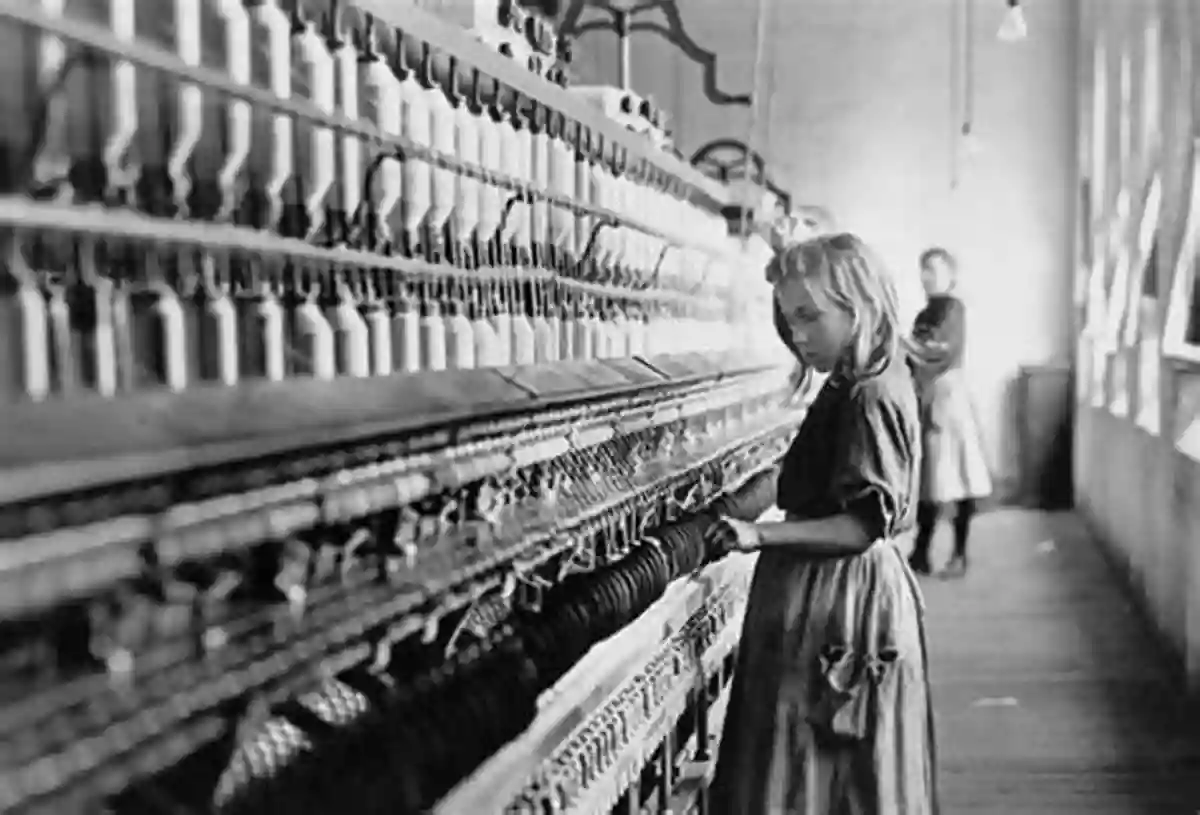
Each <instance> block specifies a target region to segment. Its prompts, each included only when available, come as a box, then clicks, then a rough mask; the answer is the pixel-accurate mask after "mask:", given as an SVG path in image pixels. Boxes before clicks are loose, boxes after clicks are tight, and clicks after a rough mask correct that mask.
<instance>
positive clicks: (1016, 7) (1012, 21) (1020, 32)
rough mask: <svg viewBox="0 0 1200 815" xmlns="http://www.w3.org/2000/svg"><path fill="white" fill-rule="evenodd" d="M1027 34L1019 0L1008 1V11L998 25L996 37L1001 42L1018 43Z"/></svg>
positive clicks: (1027, 29)
mask: <svg viewBox="0 0 1200 815" xmlns="http://www.w3.org/2000/svg"><path fill="white" fill-rule="evenodd" d="M1028 33H1029V28H1028V27H1027V26H1026V25H1025V11H1024V10H1023V9H1022V8H1021V0H1008V9H1007V10H1006V11H1005V12H1004V21H1003V22H1001V23H1000V30H999V31H998V32H996V36H997V37H998V38H999V39H1000V40H1001V41H1002V42H1020V41H1021V40H1023V39H1025V37H1026V35H1028Z"/></svg>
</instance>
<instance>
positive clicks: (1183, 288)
mask: <svg viewBox="0 0 1200 815" xmlns="http://www.w3.org/2000/svg"><path fill="white" fill-rule="evenodd" d="M1197 141H1200V140H1197ZM1197 228H1200V153H1195V154H1194V155H1193V159H1192V178H1191V191H1190V197H1189V200H1188V206H1187V212H1186V219H1185V221H1184V229H1183V242H1182V245H1181V246H1180V248H1179V261H1178V262H1177V263H1176V265H1175V269H1174V273H1173V274H1172V276H1171V290H1170V292H1169V294H1168V298H1169V299H1168V300H1167V321H1166V325H1165V326H1163V337H1162V347H1163V355H1164V356H1168V357H1171V358H1174V359H1181V360H1188V361H1192V362H1200V295H1198V294H1197V289H1200V286H1197V281H1196V276H1197V274H1198V273H1200V264H1197V258H1196V251H1197V248H1198V246H1197V241H1196V237H1197V235H1196V230H1197Z"/></svg>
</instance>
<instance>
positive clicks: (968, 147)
mask: <svg viewBox="0 0 1200 815" xmlns="http://www.w3.org/2000/svg"><path fill="white" fill-rule="evenodd" d="M958 149H959V155H960V156H961V157H962V158H964V159H972V158H975V157H976V156H978V155H979V154H980V153H982V152H983V142H982V141H980V139H979V137H978V136H976V135H975V131H974V130H973V129H972V128H971V124H970V122H964V123H963V126H962V132H961V135H960V138H959V142H958Z"/></svg>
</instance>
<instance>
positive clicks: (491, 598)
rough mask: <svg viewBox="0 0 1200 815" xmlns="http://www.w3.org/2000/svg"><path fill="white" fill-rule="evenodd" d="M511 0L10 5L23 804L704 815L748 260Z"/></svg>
mask: <svg viewBox="0 0 1200 815" xmlns="http://www.w3.org/2000/svg"><path fill="white" fill-rule="evenodd" d="M498 12H499V15H498V18H497V19H498V21H499V23H501V26H500V29H501V30H502V31H503V30H507V31H508V32H510V33H511V34H512V36H511V37H510V38H509V41H507V42H501V43H500V44H499V45H497V44H496V43H495V42H490V43H485V42H481V41H480V39H486V38H480V37H473V36H471V35H470V33H468V32H467V31H466V30H464V29H462V28H461V27H456V26H454V25H451V24H449V23H447V22H445V21H444V20H441V19H438V18H436V17H434V16H432V15H430V14H429V13H427V12H423V11H421V10H419V9H416V8H411V7H406V6H403V5H401V4H395V3H388V4H384V3H383V2H381V1H380V0H360V2H358V4H357V5H350V4H348V3H345V2H340V1H339V0H292V1H291V2H284V0H36V2H32V1H31V0H0V31H2V32H3V34H2V36H3V49H2V51H0V53H2V54H3V56H2V57H0V59H2V60H3V64H4V65H5V72H4V77H5V79H6V82H5V87H4V89H3V90H2V91H0V99H3V104H4V110H5V113H6V114H7V115H6V116H5V119H4V121H5V124H4V126H3V132H4V142H3V148H4V155H3V157H2V158H3V167H4V171H5V175H4V177H3V183H4V186H5V190H4V192H3V194H2V195H0V236H2V237H3V243H4V265H3V267H2V269H3V271H2V274H0V284H2V289H0V291H2V296H0V304H2V306H3V309H4V316H3V319H2V320H0V330H3V331H4V332H5V336H4V337H3V338H2V339H0V346H2V348H3V355H2V356H0V359H2V360H3V365H2V370H3V373H4V376H3V378H2V380H0V381H2V383H3V387H4V394H3V399H4V401H3V404H2V406H0V417H2V418H0V427H2V428H3V429H2V430H0V467H2V468H3V469H2V472H3V476H2V477H0V612H2V613H0V779H2V780H0V811H4V812H8V813H34V812H42V813H55V815H65V813H72V812H80V813H85V812H86V813H92V812H113V813H186V812H207V811H213V810H216V811H221V812H230V813H234V812H246V813H261V812H291V813H303V812H313V813H325V812H332V811H344V812H354V813H371V812H380V813H382V812H387V813H405V812H422V811H434V812H439V813H470V814H471V815H482V813H485V812H512V813H517V812H573V813H599V812H609V811H619V812H623V813H624V812H642V811H657V812H663V811H666V810H668V809H670V810H671V811H674V812H680V811H684V810H686V809H687V808H688V807H691V806H693V805H696V806H699V807H701V808H702V807H703V796H702V795H699V796H698V797H695V798H694V799H689V800H691V801H692V802H691V803H688V802H687V801H684V798H686V793H687V787H688V785H687V784H681V783H679V777H678V776H679V773H680V772H681V771H685V770H687V768H688V767H689V766H692V765H691V764H690V763H694V762H703V761H704V760H705V759H706V758H707V757H708V750H709V747H710V740H711V735H712V727H711V725H712V724H713V723H714V722H715V720H716V719H719V711H720V703H719V701H718V700H719V699H720V698H721V697H722V693H723V689H724V687H725V685H726V683H727V680H728V678H729V674H730V669H731V666H732V660H733V654H734V650H735V648H736V641H737V636H738V633H739V627H740V617H739V615H740V612H741V607H742V604H743V601H744V598H745V594H746V590H747V583H748V578H749V567H750V562H749V560H748V559H747V558H744V557H733V556H730V557H721V556H719V553H713V552H707V551H705V547H704V543H703V539H702V534H703V532H704V530H705V528H706V526H707V524H708V523H710V521H711V519H712V517H713V516H714V513H718V512H722V513H728V514H731V515H734V516H737V517H742V518H753V517H757V516H758V515H760V514H761V513H762V512H763V511H764V510H766V509H767V508H768V507H769V506H770V505H771V504H772V503H773V498H774V496H773V474H772V471H773V467H774V463H775V462H776V460H777V459H778V457H779V456H780V455H781V453H782V451H783V450H784V448H785V447H786V444H787V443H788V441H789V438H790V436H791V435H792V433H793V431H794V428H795V426H796V425H797V423H798V421H799V418H800V414H801V411H802V408H801V407H800V406H798V405H797V404H796V402H795V401H794V399H793V391H794V388H793V387H792V385H791V382H790V380H789V373H790V371H789V370H788V366H787V365H786V364H784V361H783V360H781V359H780V357H779V355H778V352H777V350H776V349H775V339H774V337H773V336H772V333H771V332H772V329H771V322H770V320H769V319H766V317H765V316H764V315H766V314H768V310H767V309H768V307H769V298H770V290H769V287H768V286H767V285H766V283H765V282H764V281H763V279H762V274H761V271H760V270H761V268H762V265H763V260H764V258H763V252H764V251H765V246H764V245H763V244H762V243H761V242H756V241H754V240H751V241H749V242H747V241H744V240H743V239H741V238H739V237H735V236H733V235H731V234H730V229H729V227H728V224H727V221H726V219H725V218H724V217H723V216H722V215H721V209H722V207H723V206H726V205H727V204H728V203H729V200H730V199H729V191H728V189H727V188H725V187H724V186H723V185H721V184H718V183H716V182H714V181H712V180H710V179H708V178H706V177H705V176H703V175H701V174H700V173H699V172H697V171H696V170H694V169H693V168H691V167H689V166H688V165H686V164H684V163H682V162H681V161H679V160H678V158H677V156H676V155H675V154H674V153H672V152H669V151H668V150H667V149H665V148H664V147H663V146H662V144H661V143H660V142H661V138H660V139H658V141H656V140H655V139H650V138H648V137H647V135H646V134H645V133H635V132H632V131H631V130H629V129H627V128H626V127H625V126H623V125H620V124H617V123H614V122H612V121H610V120H608V119H606V118H605V117H604V116H603V115H602V114H601V113H600V112H598V111H596V110H594V109H593V108H592V106H590V105H589V104H588V103H587V102H586V101H581V100H580V99H579V98H576V97H574V96H573V95H572V94H571V92H570V90H569V89H568V87H567V86H568V82H567V76H568V73H569V70H568V69H569V58H570V54H569V48H568V47H567V45H566V44H565V43H560V42H557V41H556V38H555V36H554V33H553V29H552V27H551V26H549V25H548V24H546V23H545V22H544V21H540V20H539V19H538V18H536V17H534V16H532V15H529V14H527V13H525V12H523V11H522V10H521V9H519V8H514V7H509V6H505V7H502V8H500V9H499V10H498ZM514 42H515V43H517V45H518V46H519V47H517V48H516V49H515V50H514V45H513V43H514ZM521 43H524V44H523V45H522V44H521ZM522 48H523V49H525V50H526V51H528V52H529V55H526V56H525V58H526V59H527V61H528V64H520V63H519V61H518V60H519V59H520V58H521V57H522V53H523V52H521V49H522ZM518 52H521V53H518ZM530 55H533V56H536V61H535V60H534V59H533V56H530ZM659 135H660V136H661V134H659ZM684 774H685V775H686V772H685V773H684ZM692 786H693V787H702V786H703V783H702V779H700V780H699V782H698V783H693V784H692ZM681 796H683V797H681Z"/></svg>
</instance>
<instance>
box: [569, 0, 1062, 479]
mask: <svg viewBox="0 0 1200 815" xmlns="http://www.w3.org/2000/svg"><path fill="white" fill-rule="evenodd" d="M769 5H771V6H772V9H771V12H770V14H771V17H770V26H769V32H770V36H769V38H768V40H767V48H768V51H767V55H768V58H769V70H767V71H765V72H764V74H766V75H768V76H769V86H768V87H769V88H770V89H771V91H772V93H771V94H770V99H771V101H770V114H769V128H766V132H767V145H768V146H767V149H766V150H765V152H766V153H767V156H768V159H769V165H770V168H771V172H772V173H773V175H774V177H775V180H776V181H777V182H778V183H780V184H781V185H782V186H783V187H784V188H785V189H787V190H789V191H791V192H792V193H793V194H794V196H795V197H796V200H798V201H800V202H805V203H813V204H821V205H825V206H827V207H829V208H830V209H831V210H832V212H833V213H834V215H835V217H836V218H837V220H838V222H839V226H841V227H844V228H848V229H853V230H856V231H860V232H861V233H862V234H863V235H864V236H866V237H867V238H868V239H869V240H870V241H871V242H873V243H874V244H875V245H876V247H877V248H878V249H879V250H880V252H881V253H882V254H883V255H884V257H885V259H886V260H887V261H888V262H889V263H890V264H891V265H892V267H893V268H894V269H895V270H897V271H898V272H901V273H902V274H903V283H904V293H905V300H906V306H907V310H908V314H909V316H911V315H912V314H914V313H915V310H916V308H917V306H918V304H919V302H920V292H919V286H918V283H917V278H916V273H915V268H914V267H915V258H916V255H917V253H918V252H919V251H920V250H921V249H922V248H924V247H926V246H928V245H930V244H933V243H938V244H944V245H946V246H948V247H950V248H951V249H952V250H953V251H955V252H957V253H958V254H959V255H960V257H961V260H962V263H963V266H964V274H963V279H962V281H961V284H960V285H961V294H962V295H963V297H964V299H965V300H966V302H967V304H968V307H969V308H970V310H971V323H972V325H971V332H972V333H971V346H970V354H969V362H968V365H969V374H970V376H971V379H972V381H973V385H974V388H975V392H976V395H977V398H978V401H979V408H980V414H981V419H982V420H983V423H984V425H985V431H986V434H987V437H988V441H989V447H990V451H991V456H992V459H993V461H994V463H995V465H996V469H997V474H998V476H999V480H1000V482H1001V484H1002V485H1004V484H1007V483H1010V482H1012V481H1013V480H1014V478H1015V475H1016V466H1017V461H1018V455H1017V443H1016V438H1015V430H1014V428H1013V424H1014V419H1013V417H1014V416H1015V412H1014V410H1013V406H1012V405H1011V401H1010V397H1009V393H1010V390H1011V386H1012V383H1013V380H1014V378H1015V375H1016V373H1017V369H1018V366H1020V365H1022V364H1030V363H1032V364H1045V363H1058V364H1066V363H1068V362H1069V359H1070V353H1071V352H1070V349H1071V333H1070V325H1069V320H1068V319H1067V315H1068V314H1069V304H1070V275H1069V273H1068V269H1069V268H1070V259H1071V254H1070V253H1071V235H1072V229H1073V226H1072V214H1071V210H1072V206H1073V200H1074V199H1073V195H1074V193H1073V189H1074V183H1075V182H1074V178H1073V156H1074V142H1073V134H1074V127H1075V125H1074V119H1075V98H1076V97H1075V91H1074V81H1075V80H1074V74H1073V66H1074V54H1073V51H1072V49H1073V43H1074V32H1075V25H1076V24H1075V21H1074V9H1075V8H1076V3H1075V2H1067V0H1055V1H1054V2H1039V3H1033V4H1030V9H1029V12H1028V19H1029V28H1030V34H1031V36H1030V38H1029V39H1028V40H1027V41H1026V42H1023V43H1021V44H1018V45H1005V44H1002V43H1000V42H998V41H997V39H996V36H995V32H996V30H997V27H998V25H999V22H1000V16H1001V13H1002V11H1003V8H1004V6H1003V3H1002V2H1000V0H995V2H985V1H984V0H976V1H975V3H974V6H975V9H976V11H975V20H974V30H973V36H974V38H975V39H974V42H975V45H976V58H975V72H974V74H975V77H976V79H975V122H976V124H975V128H976V132H977V134H978V136H979V139H980V142H981V144H982V147H983V150H982V152H981V153H979V154H978V155H976V156H974V157H973V158H972V159H971V160H970V162H969V165H968V166H966V167H965V168H964V169H965V172H964V174H963V175H962V177H961V178H960V179H959V181H958V184H957V186H956V187H953V188H952V164H953V161H952V157H953V156H954V154H955V138H954V135H955V133H956V132H957V129H958V126H959V119H958V114H957V112H956V111H955V109H954V108H955V97H956V96H958V95H960V94H956V93H955V91H954V84H953V83H952V80H951V77H952V75H953V74H952V67H953V66H955V64H956V59H957V58H956V55H955V51H956V49H955V40H954V38H953V37H952V36H951V35H952V31H953V20H954V15H955V14H956V13H958V14H961V13H962V8H964V6H963V0H955V2H953V3H952V2H951V0H904V2H883V0H814V1H811V2H804V3H797V2H787V0H773V1H772V2H771V3H770V4H769ZM757 6H758V3H757V1H756V0H687V1H686V2H680V3H679V7H680V9H681V15H682V21H683V24H684V27H685V29H686V30H687V32H688V33H689V34H690V35H691V37H692V38H693V39H694V40H695V41H696V42H697V43H698V44H699V45H700V46H702V47H703V48H706V49H710V50H712V51H714V52H715V53H716V55H717V71H716V75H717V85H718V87H719V88H720V89H722V90H724V91H726V92H728V93H745V92H747V91H749V90H750V89H751V88H752V82H751V78H752V77H753V75H754V42H755V22H756V9H757ZM956 9H957V11H956ZM595 15H596V12H594V11H591V12H587V13H585V15H584V17H583V18H582V19H584V20H587V19H594V18H595ZM644 19H645V20H646V21H654V20H661V19H662V18H661V17H658V16H657V15H656V13H651V14H648V15H646V16H645V18H644ZM960 19H961V18H960ZM577 53H578V55H579V67H580V69H581V71H582V73H583V74H584V76H585V78H586V79H588V80H589V81H608V82H614V81H615V79H616V71H617V67H616V66H617V59H616V43H615V37H613V36H611V35H609V34H588V35H585V38H584V39H582V40H581V41H580V43H579V47H578V49H577ZM631 67H632V74H633V80H634V86H635V87H636V88H638V89H639V90H642V91H643V92H649V93H651V94H652V95H653V96H654V97H655V98H656V100H657V101H658V102H659V103H660V104H661V105H662V106H663V107H664V108H666V109H667V110H668V111H670V112H671V113H672V114H674V116H675V123H676V131H677V135H678V137H679V141H680V143H681V145H682V148H683V150H684V152H685V153H686V154H688V155H691V153H692V151H694V150H695V149H696V148H697V147H699V146H701V145H702V144H704V143H705V142H706V141H708V140H710V139H714V138H722V137H730V138H739V139H745V138H746V134H747V133H748V131H749V126H750V122H749V111H748V109H747V108H744V107H730V106H717V105H714V104H712V103H711V102H710V101H709V100H708V99H706V98H705V97H704V94H703V90H702V88H703V83H702V71H701V69H700V68H699V67H698V66H697V65H696V64H695V63H694V62H692V61H690V60H689V59H688V58H687V57H686V56H684V55H683V54H682V52H680V51H679V50H678V49H675V48H673V47H670V46H668V45H666V44H664V42H663V40H662V39H661V38H659V37H658V36H657V35H655V34H653V33H646V32H636V33H635V34H634V35H633V38H632V55H631Z"/></svg>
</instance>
